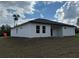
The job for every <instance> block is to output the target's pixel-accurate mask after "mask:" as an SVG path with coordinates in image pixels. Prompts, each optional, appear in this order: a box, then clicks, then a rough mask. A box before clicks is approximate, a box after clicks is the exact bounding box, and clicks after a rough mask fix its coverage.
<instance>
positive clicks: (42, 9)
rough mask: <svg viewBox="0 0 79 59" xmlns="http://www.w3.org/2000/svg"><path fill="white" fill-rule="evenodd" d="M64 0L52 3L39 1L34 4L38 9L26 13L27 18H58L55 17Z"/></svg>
mask: <svg viewBox="0 0 79 59" xmlns="http://www.w3.org/2000/svg"><path fill="white" fill-rule="evenodd" d="M64 3H65V1H64V2H62V3H60V2H55V3H51V4H44V3H43V2H42V1H39V2H37V4H36V5H35V6H34V8H35V9H36V11H34V14H26V18H46V19H52V20H53V19H56V18H55V17H54V15H55V13H56V10H57V9H58V8H60V7H61V6H62V5H63V4H64Z"/></svg>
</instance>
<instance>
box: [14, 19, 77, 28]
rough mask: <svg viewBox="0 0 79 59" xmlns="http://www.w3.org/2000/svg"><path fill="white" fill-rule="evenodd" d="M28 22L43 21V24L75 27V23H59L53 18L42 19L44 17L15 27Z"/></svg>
mask: <svg viewBox="0 0 79 59" xmlns="http://www.w3.org/2000/svg"><path fill="white" fill-rule="evenodd" d="M27 23H43V24H52V25H58V26H69V27H75V26H74V25H69V24H64V23H59V22H55V21H51V20H47V19H42V18H38V19H35V20H31V21H28V22H26V23H23V24H20V25H17V26H15V27H18V26H22V25H24V24H27ZM15 27H14V28H15Z"/></svg>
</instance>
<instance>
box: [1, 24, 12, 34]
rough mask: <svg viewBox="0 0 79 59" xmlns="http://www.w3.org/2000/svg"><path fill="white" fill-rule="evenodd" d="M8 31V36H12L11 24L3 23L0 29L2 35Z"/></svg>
mask: <svg viewBox="0 0 79 59" xmlns="http://www.w3.org/2000/svg"><path fill="white" fill-rule="evenodd" d="M4 32H6V33H7V35H8V36H10V32H11V27H10V26H9V25H7V24H6V25H2V26H1V29H0V36H3V33H4Z"/></svg>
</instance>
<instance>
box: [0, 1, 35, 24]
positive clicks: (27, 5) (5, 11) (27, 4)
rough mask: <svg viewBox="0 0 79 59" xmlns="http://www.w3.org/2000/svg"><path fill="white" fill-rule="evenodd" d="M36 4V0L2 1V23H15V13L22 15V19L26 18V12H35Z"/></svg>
mask: <svg viewBox="0 0 79 59" xmlns="http://www.w3.org/2000/svg"><path fill="white" fill-rule="evenodd" d="M35 4H36V2H34V1H0V25H2V24H9V25H13V22H14V21H13V17H12V15H13V14H15V13H17V14H19V15H20V16H21V17H20V19H24V18H25V15H24V14H25V13H26V14H33V13H34V11H35V9H34V6H35ZM21 22H22V21H21ZM23 22H24V21H23Z"/></svg>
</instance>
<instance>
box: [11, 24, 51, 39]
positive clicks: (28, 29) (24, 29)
mask: <svg viewBox="0 0 79 59" xmlns="http://www.w3.org/2000/svg"><path fill="white" fill-rule="evenodd" d="M36 25H39V26H40V33H36ZM42 26H46V33H42ZM17 28H18V31H17V33H16V28H15V29H12V30H11V36H13V37H30V38H31V37H50V25H45V24H36V23H33V24H32V23H29V24H26V25H23V26H20V27H17Z"/></svg>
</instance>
